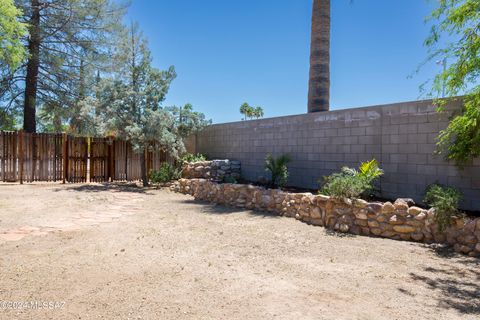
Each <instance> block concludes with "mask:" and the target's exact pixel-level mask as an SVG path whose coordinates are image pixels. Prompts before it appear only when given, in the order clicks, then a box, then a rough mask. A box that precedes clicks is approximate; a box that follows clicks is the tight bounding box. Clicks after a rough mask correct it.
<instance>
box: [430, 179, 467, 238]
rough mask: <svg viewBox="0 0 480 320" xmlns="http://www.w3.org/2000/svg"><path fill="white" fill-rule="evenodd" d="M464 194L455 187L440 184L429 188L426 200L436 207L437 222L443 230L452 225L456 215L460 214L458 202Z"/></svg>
mask: <svg viewBox="0 0 480 320" xmlns="http://www.w3.org/2000/svg"><path fill="white" fill-rule="evenodd" d="M461 199H462V194H461V193H460V192H459V191H457V190H456V189H454V188H451V187H444V186H441V185H438V184H434V185H431V186H430V187H428V188H427V192H426V195H425V199H424V202H425V203H426V204H428V205H430V206H432V207H433V208H435V222H436V223H437V225H438V228H439V230H440V231H441V232H444V231H445V230H446V229H447V228H448V226H449V225H450V223H451V221H452V218H453V217H454V216H457V215H460V214H461V212H460V211H459V210H458V204H459V202H460V200H461Z"/></svg>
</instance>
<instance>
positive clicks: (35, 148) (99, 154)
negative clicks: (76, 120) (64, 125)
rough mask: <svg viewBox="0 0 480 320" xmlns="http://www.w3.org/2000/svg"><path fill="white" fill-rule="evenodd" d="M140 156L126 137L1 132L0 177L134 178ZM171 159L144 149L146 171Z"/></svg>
mask: <svg viewBox="0 0 480 320" xmlns="http://www.w3.org/2000/svg"><path fill="white" fill-rule="evenodd" d="M140 159H141V156H140V154H139V153H137V152H134V150H133V148H132V145H131V144H130V143H129V142H128V141H123V140H119V139H116V138H113V137H107V138H87V137H74V136H71V135H67V134H56V133H55V134H52V133H24V132H23V131H18V132H0V181H3V182H20V183H23V182H33V181H52V182H55V181H63V182H64V183H65V182H70V183H84V182H88V181H90V182H108V181H136V180H140V179H141V177H142V175H141V162H140V161H141V160H140ZM163 162H173V159H172V158H171V157H170V156H169V155H168V154H167V153H166V152H164V151H162V150H161V149H160V148H152V150H150V151H147V152H146V153H145V165H146V169H147V173H148V172H150V171H151V170H157V169H159V168H160V165H161V164H162V163H163Z"/></svg>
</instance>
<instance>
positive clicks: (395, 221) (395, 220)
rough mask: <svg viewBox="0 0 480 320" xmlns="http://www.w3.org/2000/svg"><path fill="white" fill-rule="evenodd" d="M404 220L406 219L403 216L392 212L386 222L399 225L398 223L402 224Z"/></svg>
mask: <svg viewBox="0 0 480 320" xmlns="http://www.w3.org/2000/svg"><path fill="white" fill-rule="evenodd" d="M405 221H406V220H405V218H403V217H400V216H398V215H396V214H394V215H393V216H391V217H390V219H389V220H388V223H390V224H394V225H400V224H404V223H405Z"/></svg>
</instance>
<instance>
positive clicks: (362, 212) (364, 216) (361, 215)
mask: <svg viewBox="0 0 480 320" xmlns="http://www.w3.org/2000/svg"><path fill="white" fill-rule="evenodd" d="M354 214H355V217H356V218H357V219H360V220H367V218H368V217H367V211H366V210H364V209H360V210H355V211H354Z"/></svg>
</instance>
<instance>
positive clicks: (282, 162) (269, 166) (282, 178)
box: [265, 154, 291, 187]
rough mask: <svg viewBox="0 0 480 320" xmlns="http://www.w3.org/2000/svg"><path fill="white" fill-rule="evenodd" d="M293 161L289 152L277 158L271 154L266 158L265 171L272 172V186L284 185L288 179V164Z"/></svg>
mask: <svg viewBox="0 0 480 320" xmlns="http://www.w3.org/2000/svg"><path fill="white" fill-rule="evenodd" d="M290 161H291V158H290V156H289V155H288V154H284V155H282V156H280V157H278V158H277V159H275V158H274V157H273V156H272V155H271V154H267V156H266V158H265V171H267V172H270V174H271V180H270V184H271V186H272V187H283V186H284V185H285V184H286V183H287V181H288V167H287V164H288V163H289V162H290Z"/></svg>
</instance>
